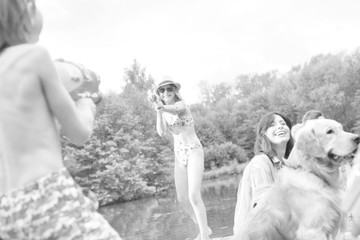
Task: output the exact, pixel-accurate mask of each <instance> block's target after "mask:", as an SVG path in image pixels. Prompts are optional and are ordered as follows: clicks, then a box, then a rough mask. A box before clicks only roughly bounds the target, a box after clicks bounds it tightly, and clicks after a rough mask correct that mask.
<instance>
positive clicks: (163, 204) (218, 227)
mask: <svg viewBox="0 0 360 240" xmlns="http://www.w3.org/2000/svg"><path fill="white" fill-rule="evenodd" d="M239 179H240V176H231V177H227V178H222V179H216V180H211V181H209V180H208V181H206V182H204V183H203V186H202V196H203V200H204V203H205V207H206V211H207V215H208V222H209V226H210V228H211V229H212V230H213V235H212V236H211V237H212V238H215V237H225V236H230V235H232V234H233V232H232V227H233V223H234V220H233V218H234V211H235V204H236V190H237V187H238V183H239ZM100 213H102V214H103V215H104V216H105V218H106V219H107V220H108V221H109V222H110V224H111V225H112V226H113V227H114V228H115V229H116V230H117V231H118V232H119V233H120V235H121V237H122V239H124V240H138V239H139V240H140V239H143V240H184V239H186V238H191V239H194V238H195V237H196V236H197V234H198V230H197V227H195V226H194V224H193V222H192V220H191V219H190V218H189V217H188V216H187V215H186V213H185V212H184V211H183V210H182V209H181V207H180V205H179V204H178V202H177V200H176V195H175V193H174V192H171V193H169V194H167V195H166V196H161V197H153V198H147V199H141V200H137V201H131V202H126V203H121V204H116V205H111V206H106V207H102V208H100Z"/></svg>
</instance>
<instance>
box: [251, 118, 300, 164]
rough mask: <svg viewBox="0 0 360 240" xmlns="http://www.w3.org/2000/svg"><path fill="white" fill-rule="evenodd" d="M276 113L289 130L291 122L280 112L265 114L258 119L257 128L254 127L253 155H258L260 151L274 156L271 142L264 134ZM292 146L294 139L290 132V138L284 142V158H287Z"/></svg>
mask: <svg viewBox="0 0 360 240" xmlns="http://www.w3.org/2000/svg"><path fill="white" fill-rule="evenodd" d="M274 115H278V116H280V117H281V118H282V119H284V121H285V123H286V125H287V126H288V128H289V130H290V132H291V127H292V126H291V122H290V120H289V119H288V118H287V117H285V116H283V115H282V114H280V113H277V112H269V113H267V114H265V115H264V116H263V117H262V118H261V119H260V121H259V123H258V125H257V128H256V141H255V145H254V153H255V155H259V154H261V153H264V154H266V155H267V156H269V157H270V158H272V157H274V156H276V152H275V150H274V149H273V148H272V146H271V142H270V140H269V138H268V137H267V136H266V130H267V129H268V128H269V127H270V126H271V124H272V123H273V121H274V118H275V116H274ZM293 146H294V140H293V138H292V136H291V134H290V139H289V141H288V142H287V144H286V150H285V156H284V157H285V158H288V157H289V155H290V152H291V150H292V148H293Z"/></svg>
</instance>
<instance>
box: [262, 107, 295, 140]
mask: <svg viewBox="0 0 360 240" xmlns="http://www.w3.org/2000/svg"><path fill="white" fill-rule="evenodd" d="M265 135H266V136H267V137H268V139H269V140H270V142H271V144H273V145H280V144H283V143H285V144H286V143H287V142H288V141H289V140H290V129H289V127H288V126H287V125H286V122H285V120H284V119H283V118H282V117H280V116H279V115H276V114H275V115H274V120H273V121H272V122H271V124H270V127H269V128H268V129H267V130H266V132H265Z"/></svg>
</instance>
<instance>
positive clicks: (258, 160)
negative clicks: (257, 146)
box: [249, 154, 271, 167]
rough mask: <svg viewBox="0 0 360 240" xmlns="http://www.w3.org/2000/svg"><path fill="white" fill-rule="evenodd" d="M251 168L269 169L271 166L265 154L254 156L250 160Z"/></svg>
mask: <svg viewBox="0 0 360 240" xmlns="http://www.w3.org/2000/svg"><path fill="white" fill-rule="evenodd" d="M249 165H251V167H269V166H271V160H270V158H269V157H268V156H267V155H266V154H258V155H255V156H254V157H253V158H252V159H251V160H250V164H249Z"/></svg>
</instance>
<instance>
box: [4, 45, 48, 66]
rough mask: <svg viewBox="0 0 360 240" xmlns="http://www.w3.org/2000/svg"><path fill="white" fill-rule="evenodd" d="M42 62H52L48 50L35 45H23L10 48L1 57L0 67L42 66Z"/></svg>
mask: <svg viewBox="0 0 360 240" xmlns="http://www.w3.org/2000/svg"><path fill="white" fill-rule="evenodd" d="M42 60H43V61H48V60H50V56H49V53H48V51H47V50H46V48H44V47H42V46H39V45H34V44H21V45H17V46H14V47H9V48H8V49H6V50H5V51H4V52H3V53H2V54H1V55H0V66H7V67H11V66H13V67H14V66H23V63H26V65H32V63H33V64H40V63H41V61H42Z"/></svg>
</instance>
